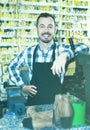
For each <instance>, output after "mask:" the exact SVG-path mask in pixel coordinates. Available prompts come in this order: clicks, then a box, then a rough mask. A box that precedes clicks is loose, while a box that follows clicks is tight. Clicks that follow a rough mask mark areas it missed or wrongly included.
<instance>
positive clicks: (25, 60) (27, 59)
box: [8, 43, 89, 87]
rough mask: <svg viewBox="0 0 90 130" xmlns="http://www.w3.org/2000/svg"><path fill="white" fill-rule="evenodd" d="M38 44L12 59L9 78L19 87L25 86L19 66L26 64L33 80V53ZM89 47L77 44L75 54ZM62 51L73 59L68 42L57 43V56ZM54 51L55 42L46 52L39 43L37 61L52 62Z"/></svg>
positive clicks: (83, 51) (85, 50)
mask: <svg viewBox="0 0 90 130" xmlns="http://www.w3.org/2000/svg"><path fill="white" fill-rule="evenodd" d="M35 47H36V45H33V46H31V47H28V48H26V49H25V50H23V51H22V52H21V53H20V54H19V55H18V56H17V57H16V58H15V59H14V60H12V61H11V63H10V65H9V67H8V72H9V78H10V79H11V81H12V82H14V83H15V84H16V85H17V86H19V87H24V86H25V84H24V81H23V80H22V78H21V76H20V71H19V68H22V67H24V66H27V67H28V69H29V78H30V81H31V78H32V69H33V65H32V63H33V54H34V49H35ZM88 51H89V48H88V47H87V46H86V45H85V44H83V43H80V44H75V54H76V55H78V54H81V53H88ZM62 52H66V53H67V55H68V58H69V59H71V58H73V57H74V54H73V51H72V50H71V47H70V45H68V44H56V50H55V58H56V57H57V56H59V55H60V54H61V53H62ZM52 53H53V44H52V45H51V46H50V47H48V49H47V51H46V52H44V51H43V50H42V48H41V46H40V45H39V44H38V49H37V53H36V58H35V61H36V62H51V61H52Z"/></svg>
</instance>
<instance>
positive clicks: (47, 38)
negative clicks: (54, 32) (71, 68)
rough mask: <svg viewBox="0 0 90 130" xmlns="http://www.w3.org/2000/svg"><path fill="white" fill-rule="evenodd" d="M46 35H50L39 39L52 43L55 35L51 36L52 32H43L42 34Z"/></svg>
mask: <svg viewBox="0 0 90 130" xmlns="http://www.w3.org/2000/svg"><path fill="white" fill-rule="evenodd" d="M44 35H48V37H46V38H45V37H44V38H43V37H39V39H40V40H41V41H42V42H43V43H50V42H51V41H52V39H53V37H51V34H50V33H43V34H42V36H44Z"/></svg>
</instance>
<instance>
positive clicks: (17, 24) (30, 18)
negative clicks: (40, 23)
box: [0, 0, 60, 81]
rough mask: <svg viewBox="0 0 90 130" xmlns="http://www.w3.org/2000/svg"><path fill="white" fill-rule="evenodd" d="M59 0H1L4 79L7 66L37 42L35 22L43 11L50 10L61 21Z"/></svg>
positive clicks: (0, 43) (0, 48)
mask: <svg viewBox="0 0 90 130" xmlns="http://www.w3.org/2000/svg"><path fill="white" fill-rule="evenodd" d="M59 7H60V2H59V0H55V1H54V0H52V1H50V0H1V1H0V63H1V64H2V69H3V75H2V78H3V80H2V81H4V78H5V79H8V74H7V66H8V64H9V63H10V61H11V60H12V59H13V58H15V57H16V55H17V54H18V53H19V52H20V51H21V50H22V49H24V48H26V47H28V46H29V45H32V44H36V43H37V32H36V28H35V23H36V19H37V16H38V15H39V14H40V13H41V12H50V13H51V14H53V15H54V16H55V17H56V21H57V23H58V21H59Z"/></svg>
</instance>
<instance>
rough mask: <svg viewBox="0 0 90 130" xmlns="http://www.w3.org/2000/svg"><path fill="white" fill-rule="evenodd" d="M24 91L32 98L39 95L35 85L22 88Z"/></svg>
mask: <svg viewBox="0 0 90 130" xmlns="http://www.w3.org/2000/svg"><path fill="white" fill-rule="evenodd" d="M22 90H23V92H25V93H26V94H28V95H29V96H31V97H33V96H34V95H36V94H37V87H35V86H34V85H28V86H25V87H23V88H22Z"/></svg>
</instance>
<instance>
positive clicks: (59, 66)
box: [51, 52, 67, 75]
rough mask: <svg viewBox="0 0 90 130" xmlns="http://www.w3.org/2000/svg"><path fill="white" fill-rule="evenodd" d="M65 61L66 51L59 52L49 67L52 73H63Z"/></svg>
mask: <svg viewBox="0 0 90 130" xmlns="http://www.w3.org/2000/svg"><path fill="white" fill-rule="evenodd" d="M66 62H67V53H64V52H63V53H61V54H60V56H58V57H57V58H56V60H55V61H54V62H53V65H52V67H51V70H52V73H53V75H55V74H57V75H59V74H60V73H65V65H66Z"/></svg>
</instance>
